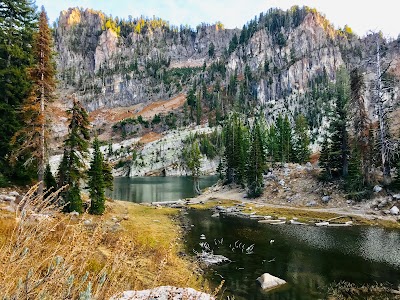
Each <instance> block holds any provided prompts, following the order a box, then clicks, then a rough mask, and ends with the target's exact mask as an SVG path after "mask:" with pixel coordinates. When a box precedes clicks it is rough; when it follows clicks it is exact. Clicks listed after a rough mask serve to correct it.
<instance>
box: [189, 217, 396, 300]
mask: <svg viewBox="0 0 400 300" xmlns="http://www.w3.org/2000/svg"><path fill="white" fill-rule="evenodd" d="M210 215H211V213H210V212H201V211H190V212H189V218H190V220H191V222H192V223H193V224H194V227H192V229H191V231H190V232H189V233H188V236H187V248H188V251H192V249H197V250H199V249H198V247H199V245H198V243H199V236H200V234H205V236H206V237H207V242H208V243H209V244H210V246H212V247H214V253H215V254H222V255H224V256H226V257H228V258H229V259H231V260H232V261H233V262H232V263H230V264H225V265H221V266H214V267H213V268H212V269H210V270H209V271H208V272H207V276H208V277H209V278H210V280H211V281H212V282H213V283H214V284H215V285H218V284H219V283H220V281H221V276H222V277H223V278H224V279H225V280H226V282H225V286H226V294H228V295H229V294H231V295H234V296H235V299H246V300H252V299H290V300H293V299H324V298H326V296H327V295H326V293H327V289H328V286H329V285H330V284H332V283H334V282H339V281H341V280H346V281H349V282H353V283H357V284H364V283H375V282H389V283H392V284H395V285H398V284H400V257H399V255H400V251H399V246H400V231H396V230H385V229H380V228H369V227H350V228H318V227H312V226H294V225H292V226H290V225H267V224H259V223H257V222H255V221H251V220H243V219H237V218H229V217H226V218H222V217H221V218H211V217H210ZM222 237H223V238H224V244H223V245H221V246H218V247H217V246H214V242H213V240H214V239H220V238H222ZM271 239H274V240H275V242H274V243H272V244H271V243H270V240H271ZM236 241H239V242H241V243H245V244H246V245H251V244H255V247H254V253H253V254H251V255H246V254H245V253H242V252H241V251H236V250H235V251H232V249H231V247H229V246H230V245H233V244H234V243H235V242H236ZM265 272H268V273H271V274H273V275H274V276H278V277H280V278H282V279H284V280H286V281H287V282H288V283H289V284H288V285H287V286H286V287H285V288H283V289H279V290H276V291H273V292H268V293H265V292H263V291H262V290H261V289H260V288H259V286H258V284H257V283H256V281H255V279H256V278H257V277H258V276H260V275H261V274H263V273H265Z"/></svg>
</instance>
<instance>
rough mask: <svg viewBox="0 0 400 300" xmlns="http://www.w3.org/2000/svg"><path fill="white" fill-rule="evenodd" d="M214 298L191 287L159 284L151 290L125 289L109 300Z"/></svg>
mask: <svg viewBox="0 0 400 300" xmlns="http://www.w3.org/2000/svg"><path fill="white" fill-rule="evenodd" d="M147 299H157V300H183V299H185V300H214V299H215V298H214V297H213V296H211V295H209V294H206V293H202V292H198V291H196V290H195V289H192V288H177V287H174V286H160V287H157V288H155V289H152V290H143V291H125V292H122V294H121V295H118V296H114V297H112V298H111V299H110V300H147Z"/></svg>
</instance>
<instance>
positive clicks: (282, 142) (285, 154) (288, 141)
mask: <svg viewBox="0 0 400 300" xmlns="http://www.w3.org/2000/svg"><path fill="white" fill-rule="evenodd" d="M276 128H277V141H278V153H277V154H278V155H279V159H280V162H281V163H286V162H289V161H291V160H292V158H293V139H292V128H291V126H290V121H289V118H288V116H287V115H286V116H285V117H283V116H282V115H279V116H278V118H277V121H276Z"/></svg>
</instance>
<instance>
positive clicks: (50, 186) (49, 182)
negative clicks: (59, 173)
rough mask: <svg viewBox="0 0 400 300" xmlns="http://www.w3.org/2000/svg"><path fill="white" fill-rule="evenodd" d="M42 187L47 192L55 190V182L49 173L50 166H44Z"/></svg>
mask: <svg viewBox="0 0 400 300" xmlns="http://www.w3.org/2000/svg"><path fill="white" fill-rule="evenodd" d="M43 182H44V186H45V188H46V190H47V191H52V192H54V191H56V190H57V181H56V179H55V178H54V176H53V173H52V172H51V169H50V165H49V164H47V165H46V169H45V170H44V180H43Z"/></svg>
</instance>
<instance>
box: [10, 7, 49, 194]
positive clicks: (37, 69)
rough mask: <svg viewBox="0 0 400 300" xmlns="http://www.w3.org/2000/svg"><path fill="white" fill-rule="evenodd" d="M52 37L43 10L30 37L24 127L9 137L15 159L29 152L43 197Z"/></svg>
mask: <svg viewBox="0 0 400 300" xmlns="http://www.w3.org/2000/svg"><path fill="white" fill-rule="evenodd" d="M52 44H53V42H52V36H51V31H50V28H49V26H48V19H47V14H46V11H45V10H44V8H43V7H42V11H41V13H40V18H39V31H38V33H37V34H35V37H34V47H33V54H34V58H35V65H34V67H33V68H32V69H31V70H30V78H31V80H32V82H33V85H32V90H31V92H30V94H29V97H28V98H27V99H26V100H25V101H24V103H23V108H22V113H23V119H24V123H25V126H24V127H23V128H22V129H21V130H19V131H18V132H17V133H16V134H15V135H14V137H13V140H12V142H13V144H17V145H18V147H17V149H16V150H15V151H14V153H13V157H14V159H15V160H17V159H18V157H19V156H20V155H21V154H22V153H23V152H28V153H30V159H29V163H35V165H36V166H37V169H38V172H37V173H38V181H39V182H40V183H39V187H38V194H39V195H41V194H43V186H44V183H43V180H44V173H45V165H46V158H47V146H46V140H47V136H48V129H47V126H46V123H47V119H48V118H47V115H46V108H47V104H48V103H49V102H50V101H51V100H52V99H53V97H54V95H53V94H54V90H55V78H54V76H55V68H54V62H53V56H52Z"/></svg>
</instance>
